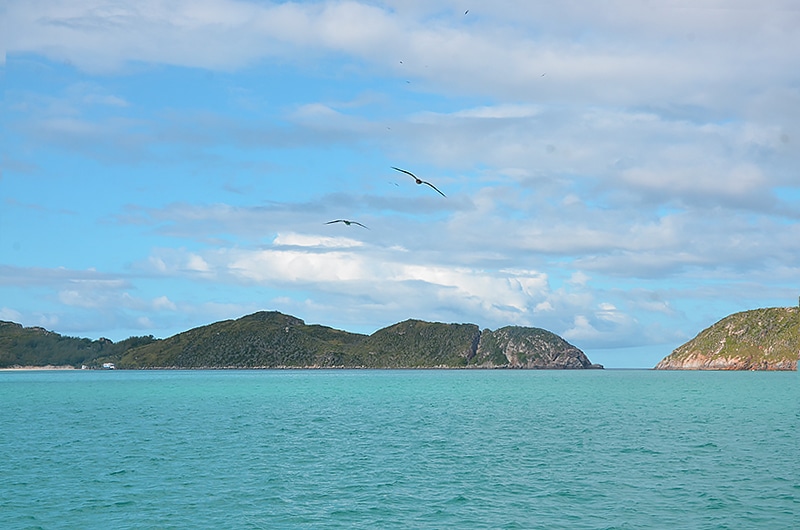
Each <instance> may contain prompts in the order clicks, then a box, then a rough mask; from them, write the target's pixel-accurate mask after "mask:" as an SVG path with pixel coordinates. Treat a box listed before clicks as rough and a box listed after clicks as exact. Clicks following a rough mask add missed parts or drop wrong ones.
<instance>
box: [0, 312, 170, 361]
mask: <svg viewBox="0 0 800 530" xmlns="http://www.w3.org/2000/svg"><path fill="white" fill-rule="evenodd" d="M155 340H156V339H154V338H153V337H152V335H151V336H149V337H131V338H129V339H125V340H124V341H120V342H117V343H114V342H111V341H110V340H108V339H98V340H90V339H79V338H75V337H65V336H63V335H59V334H58V333H53V332H52V331H47V330H46V329H44V328H40V327H30V328H24V327H22V326H21V325H19V324H16V323H14V322H6V321H2V320H0V368H9V367H13V366H48V365H53V366H76V367H77V366H81V365H84V364H85V365H94V364H98V363H102V359H104V358H109V359H113V358H117V357H119V356H120V355H122V354H123V353H124V352H126V351H128V350H130V349H131V348H134V347H136V346H140V345H143V344H149V343H151V342H154V341H155Z"/></svg>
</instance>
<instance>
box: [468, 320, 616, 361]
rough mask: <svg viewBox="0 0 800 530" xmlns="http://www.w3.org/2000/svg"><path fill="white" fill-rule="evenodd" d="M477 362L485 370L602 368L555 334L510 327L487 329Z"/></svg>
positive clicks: (481, 339) (479, 345)
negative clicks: (489, 368) (491, 368)
mask: <svg viewBox="0 0 800 530" xmlns="http://www.w3.org/2000/svg"><path fill="white" fill-rule="evenodd" d="M474 363H475V364H477V365H479V366H484V367H499V366H502V367H508V368H538V369H543V368H544V369H551V368H552V369H581V368H602V366H601V365H599V364H592V362H591V361H589V359H588V357H586V355H585V354H584V353H583V352H582V351H581V350H579V349H578V348H576V347H575V346H573V345H572V344H570V343H568V342H567V341H565V340H564V339H562V338H561V337H559V336H558V335H556V334H555V333H551V332H549V331H546V330H544V329H539V328H524V327H518V326H508V327H504V328H500V329H498V330H497V331H491V330H488V329H487V330H484V331H483V333H481V336H480V342H479V343H478V348H477V351H476V354H475V359H474Z"/></svg>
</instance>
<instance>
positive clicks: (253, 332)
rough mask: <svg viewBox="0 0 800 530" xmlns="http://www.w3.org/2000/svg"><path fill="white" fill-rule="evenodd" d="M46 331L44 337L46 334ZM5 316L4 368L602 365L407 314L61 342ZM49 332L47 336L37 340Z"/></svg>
mask: <svg viewBox="0 0 800 530" xmlns="http://www.w3.org/2000/svg"><path fill="white" fill-rule="evenodd" d="M43 333H45V335H43ZM47 333H49V332H46V330H40V329H29V328H22V326H19V325H18V324H13V323H4V322H0V368H2V367H4V366H5V367H8V366H19V365H21V366H41V365H46V364H61V365H70V366H87V367H100V366H102V365H103V364H105V363H114V366H115V367H116V368H118V369H137V368H138V369H140V368H533V369H540V368H549V369H581V368H602V366H600V365H593V364H592V363H591V362H590V361H589V359H588V358H587V357H586V355H584V353H583V352H582V351H580V350H579V349H578V348H576V347H575V346H573V345H571V344H569V343H568V342H566V341H565V340H564V339H562V338H561V337H559V336H558V335H556V334H554V333H551V332H549V331H546V330H543V329H539V328H525V327H518V326H509V327H505V328H500V329H498V330H497V331H491V330H488V329H487V330H484V331H481V330H480V328H479V327H478V326H477V325H475V324H445V323H441V322H425V321H423V320H413V319H411V320H405V321H403V322H399V323H397V324H393V325H391V326H388V327H386V328H383V329H380V330H378V331H376V332H375V333H373V334H371V335H363V334H359V333H350V332H347V331H341V330H337V329H334V328H330V327H327V326H321V325H316V324H313V325H309V324H306V323H305V322H304V321H303V320H301V319H299V318H297V317H293V316H291V315H284V314H282V313H279V312H277V311H260V312H258V313H253V314H251V315H246V316H243V317H241V318H238V319H235V320H223V321H220V322H214V323H211V324H208V325H206V326H200V327H197V328H193V329H190V330H188V331H184V332H182V333H178V334H177V335H173V336H171V337H168V338H165V339H154V338H153V337H152V336H148V337H132V338H130V339H126V340H124V341H121V342H119V343H113V342H111V341H109V340H108V339H100V340H97V341H89V340H88V339H75V338H64V337H61V336H60V335H58V334H56V333H51V334H49V335H47ZM42 336H45V337H46V339H47V340H46V341H43V340H41V339H40V337H42Z"/></svg>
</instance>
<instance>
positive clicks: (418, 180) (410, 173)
mask: <svg viewBox="0 0 800 530" xmlns="http://www.w3.org/2000/svg"><path fill="white" fill-rule="evenodd" d="M392 169H394V170H395V171H399V172H401V173H405V174H406V175H411V178H413V179H414V180H415V181H416V182H417V184H427V185H428V186H430V187H431V188H433V189H435V190H436V191H437V192H439V195H441V196H442V197H447V195H445V194H444V193H442V192H441V191H439V188H437V187H436V186H434V185H433V184H431V183H430V182H427V181H425V180H422V179H421V178H419V177H418V176H416V175H415V174H413V173H412V172H410V171H406V170H405V169H400V168H399V167H394V166H392Z"/></svg>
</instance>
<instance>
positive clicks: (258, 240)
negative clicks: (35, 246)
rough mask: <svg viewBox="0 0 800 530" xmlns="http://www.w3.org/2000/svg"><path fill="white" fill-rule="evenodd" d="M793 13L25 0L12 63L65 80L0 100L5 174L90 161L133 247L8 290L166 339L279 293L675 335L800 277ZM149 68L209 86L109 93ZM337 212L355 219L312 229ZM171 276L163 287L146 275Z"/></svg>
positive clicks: (8, 277) (9, 10) (18, 12)
mask: <svg viewBox="0 0 800 530" xmlns="http://www.w3.org/2000/svg"><path fill="white" fill-rule="evenodd" d="M798 26H800V11H798V10H797V8H796V7H795V5H794V4H793V3H792V2H791V1H789V0H768V1H764V2H759V3H758V4H754V3H752V2H744V1H741V2H740V1H735V2H725V3H724V5H723V4H721V3H719V2H716V1H712V0H701V1H698V2H693V3H691V4H686V5H683V4H681V5H678V4H676V3H674V2H662V3H659V4H658V5H653V4H652V3H648V4H647V5H644V4H642V3H641V2H635V1H630V0H612V1H610V2H592V1H589V2H572V1H566V2H558V3H551V4H546V3H540V2H536V3H525V4H520V3H519V2H512V1H506V0H499V1H496V2H492V3H491V4H486V5H482V6H472V7H471V10H470V16H469V17H464V16H463V9H462V8H461V4H460V3H459V2H456V1H442V2H419V3H416V2H393V1H381V2H357V1H345V2H338V1H337V2H247V1H240V0H202V1H200V2H196V1H191V2H190V1H188V0H178V1H169V2H166V1H160V0H146V1H145V2H139V3H135V4H125V5H123V4H108V3H107V2H99V1H94V0H78V1H74V2H52V1H46V0H34V1H33V2H17V3H13V4H11V5H8V6H6V7H5V10H4V15H3V29H2V31H0V47H2V51H3V52H4V53H3V57H5V58H6V61H7V64H6V67H7V70H8V71H9V72H12V73H13V72H14V71H15V68H18V69H19V70H20V71H26V72H27V71H28V70H27V69H26V68H27V67H28V66H29V65H28V62H31V63H37V62H38V61H41V64H38V65H37V67H36V68H41V69H42V71H47V72H50V73H49V74H47V75H52V76H54V77H53V78H58V79H59V80H60V79H61V77H59V76H61V75H64V76H66V77H70V76H72V78H71V79H70V80H69V81H65V82H61V81H59V82H58V83H57V84H58V88H54V89H53V90H50V91H45V90H44V89H41V88H39V87H38V86H37V85H35V84H33V83H29V84H28V85H25V83H20V84H19V86H16V85H15V88H13V89H11V90H9V91H8V92H7V101H8V110H9V120H8V125H9V130H11V131H12V132H13V134H12V135H10V136H9V141H11V142H13V145H12V146H11V149H10V150H11V151H13V152H14V153H15V154H14V157H15V158H14V160H10V161H9V164H6V165H5V167H4V172H5V173H4V175H3V179H4V180H3V184H4V186H5V185H6V183H7V182H8V180H9V179H8V178H7V176H6V175H7V174H8V173H16V174H22V173H23V172H24V173H26V174H47V171H48V170H47V168H48V166H50V165H53V166H55V165H58V162H59V159H58V158H56V157H54V158H53V160H49V157H48V156H43V157H39V156H34V155H33V154H36V153H39V152H46V153H47V154H48V155H50V156H53V155H52V153H54V152H56V151H57V152H59V153H66V154H67V156H69V157H74V158H75V159H80V160H81V161H82V163H84V165H85V167H90V168H91V169H92V170H94V171H97V170H96V168H97V167H98V166H99V167H102V168H103V177H102V178H101V177H99V176H98V177H96V178H95V180H94V181H93V183H94V184H95V185H94V188H97V189H98V190H100V191H97V192H96V194H95V195H94V196H93V197H94V202H92V201H88V200H87V201H85V203H91V204H92V208H87V210H93V209H94V208H95V207H98V205H100V206H103V205H105V204H106V203H109V204H111V206H108V207H106V210H105V211H104V214H103V215H104V217H103V223H105V225H104V226H110V227H112V228H113V229H119V230H123V231H125V233H128V234H130V233H134V232H136V233H138V234H143V235H144V237H145V238H146V243H140V245H138V246H136V247H135V251H132V252H135V253H136V254H135V255H131V256H129V257H126V258H125V260H126V263H134V265H133V266H131V268H130V270H128V269H126V270H125V272H124V273H101V272H97V271H90V270H74V269H68V268H57V267H55V266H52V260H44V261H42V263H47V264H43V265H41V266H39V267H37V268H27V267H24V266H10V265H4V266H2V267H0V285H1V286H3V288H4V289H18V288H31V289H41V290H42V292H37V296H39V295H40V299H49V300H50V301H54V300H55V301H56V302H57V303H58V304H60V307H61V308H62V309H63V308H66V309H64V310H54V311H53V312H52V313H51V315H52V316H53V317H52V318H54V319H57V320H58V321H59V322H61V323H62V325H66V326H72V325H73V324H74V323H75V322H76V321H74V320H70V317H69V315H68V311H74V312H86V313H85V314H90V313H91V312H94V313H91V314H99V313H103V312H104V311H105V310H107V309H108V308H114V309H113V310H111V311H106V313H107V314H106V315H104V316H103V318H102V321H101V322H98V324H97V326H98V327H99V326H101V325H109V323H111V324H110V325H113V326H123V325H124V326H128V328H129V329H138V328H141V326H155V327H156V328H158V327H159V326H161V327H162V329H164V328H166V327H169V326H170V325H173V326H177V325H179V324H183V323H187V322H190V321H191V322H194V323H197V322H198V321H202V322H204V323H205V322H207V321H209V320H211V319H213V318H217V317H219V318H230V317H234V316H238V315H240V314H242V313H243V312H246V311H250V310H256V309H263V308H264V307H263V306H264V304H269V303H273V304H276V305H277V306H279V307H280V308H285V309H286V310H297V311H298V312H303V311H308V313H309V314H310V315H316V318H317V320H318V321H320V322H323V323H335V322H331V321H330V318H328V317H329V316H330V315H334V316H335V318H339V317H338V316H336V315H342V316H341V319H342V320H341V321H340V322H339V323H340V324H346V323H354V324H358V325H359V326H367V327H368V326H370V325H374V324H375V322H377V321H381V322H383V323H391V321H392V320H393V319H394V318H395V317H399V318H408V317H409V316H415V317H419V318H440V319H453V320H470V321H474V322H476V323H479V324H482V325H487V326H496V325H504V324H507V323H518V324H523V325H542V326H546V327H550V328H552V329H553V330H554V331H556V332H563V334H564V336H565V337H566V338H568V339H570V340H574V341H576V342H580V343H581V345H590V346H598V347H599V346H606V347H608V346H615V347H616V346H620V345H629V344H633V343H635V342H636V341H637V340H638V341H642V342H647V341H668V340H676V336H678V335H679V334H678V335H676V334H675V333H674V332H671V331H665V330H667V329H670V328H673V329H674V328H676V327H678V328H679V327H681V326H683V327H684V328H685V327H691V324H693V323H694V322H692V323H687V322H686V319H687V318H690V317H688V316H687V314H689V313H690V312H692V307H691V306H692V305H702V300H705V298H709V299H720V298H722V299H724V300H726V301H727V302H726V303H727V304H728V305H727V306H726V307H730V306H732V305H736V304H741V303H743V302H741V300H742V299H744V300H749V299H757V298H758V296H757V295H756V294H754V293H757V292H758V291H759V290H760V291H761V292H769V293H770V296H772V297H775V298H780V296H781V295H782V292H784V291H786V288H785V286H786V285H790V284H792V283H793V282H794V281H795V280H796V278H797V270H796V268H795V267H793V266H791V265H790V264H792V263H796V262H797V258H798V256H800V243H798V241H800V234H798V228H797V219H798V218H799V217H800V188H798V182H799V181H798V180H797V169H796V168H797V167H798V164H800V149H797V141H798V139H799V138H800V129H798V123H800V110H798V109H800V92H798V90H797V74H796V70H797V68H796V63H797V50H798V49H800V37H799V36H798V35H799V34H798V32H797V31H796V28H797V27H798ZM42 57H44V58H47V60H51V61H54V62H55V63H53V64H56V63H60V64H61V67H63V69H61V70H59V73H58V74H57V75H56V74H55V73H53V72H54V71H55V70H57V68H55V67H52V65H48V64H47V61H46V60H41V59H40V58H42ZM64 65H68V66H64ZM61 67H59V68H61ZM161 69H163V70H164V71H166V72H168V73H169V74H170V75H172V76H174V77H172V78H171V79H177V78H180V77H181V76H184V75H185V76H195V77H192V79H193V81H192V83H193V86H198V85H196V84H194V83H196V79H202V80H203V81H202V83H201V85H202V87H203V88H206V89H208V90H209V91H210V92H214V94H215V95H214V96H213V97H215V98H217V97H218V98H220V101H223V100H224V102H223V103H221V104H218V105H215V106H214V108H211V106H206V105H204V104H203V103H196V101H201V97H200V96H197V100H196V101H195V100H193V99H192V98H189V97H187V98H182V97H178V98H170V95H169V93H168V91H165V92H164V94H161V93H159V94H158V96H157V97H155V96H153V99H154V100H156V103H155V104H153V102H151V101H146V100H147V98H145V97H142V96H141V95H140V94H139V92H138V91H137V90H135V89H129V90H127V91H125V90H123V87H124V83H115V82H113V81H114V80H116V79H120V77H116V76H118V75H119V76H123V77H125V76H129V77H130V78H131V79H135V80H137V81H138V82H144V80H147V81H148V82H149V80H150V79H152V78H151V77H148V76H150V75H153V72H154V71H159V70H161ZM31 71H33V69H31ZM65 72H66V73H65ZM143 72H144V73H143ZM241 72H244V73H246V74H247V75H245V76H242V77H237V76H235V75H234V74H236V73H241ZM263 72H267V73H266V74H265V73H263ZM47 75H44V76H39V77H37V78H42V79H50V78H49V77H47ZM251 76H252V77H251ZM287 76H288V77H290V78H291V82H285V83H284V78H285V77H287ZM254 79H255V80H254ZM345 79H347V80H355V81H348V83H352V84H347V85H345V83H344V82H343V80H345ZM209 87H210V88H209ZM297 87H302V90H299V89H297ZM320 87H325V88H324V89H320ZM286 92H291V93H290V94H289V95H288V96H287V94H286ZM193 94H194V92H193ZM220 94H222V96H220ZM209 97H211V96H209ZM273 100H274V101H273ZM215 101H217V100H215ZM217 103H219V101H217ZM32 153H33V154H32ZM34 160H35V161H34ZM393 165H397V166H401V167H406V166H408V168H409V169H412V170H414V171H415V172H417V173H418V174H420V175H421V176H423V177H424V178H425V179H428V180H431V181H432V182H435V183H436V185H437V186H438V187H440V188H441V189H443V191H445V192H446V194H447V199H443V198H442V197H439V196H438V195H436V194H435V193H432V194H426V193H424V192H425V191H431V190H429V189H427V190H426V189H424V187H422V188H419V187H416V186H415V185H414V183H413V181H411V180H410V179H405V177H403V176H400V175H397V174H395V173H394V172H393V171H392V170H391V168H390V167H391V166H393ZM123 168H124V169H123ZM82 169H83V167H82ZM23 170H24V171H23ZM106 171H108V173H107V175H106V174H105V172H106ZM98 173H99V171H98ZM68 176H70V175H68ZM68 176H64V177H63V179H64V180H66V179H67V177H68ZM401 177H402V178H401ZM204 178H205V180H203V179H204ZM124 179H128V180H129V181H130V182H128V183H127V186H126V187H123V188H121V189H122V190H123V193H119V194H115V193H111V192H109V190H110V188H105V187H104V186H105V183H106V182H108V181H118V180H124ZM53 180H55V179H52V178H51V180H49V181H46V182H45V181H42V182H45V184H46V185H47V184H50V185H52V182H53ZM297 183H300V184H297ZM288 184H295V185H288ZM214 186H216V188H215V189H218V190H219V191H220V192H221V193H220V194H218V195H201V194H200V193H197V190H199V189H201V188H204V187H214ZM9 189H12V188H9ZM420 190H422V193H419V192H420ZM115 191H116V190H115ZM112 195H113V196H112ZM120 197H124V198H120ZM210 197H211V198H210ZM8 200H9V201H11V202H8V204H11V205H12V206H14V205H16V206H21V205H24V206H25V209H26V210H34V209H36V210H39V211H48V212H57V211H59V210H58V209H57V208H55V207H54V206H53V205H52V204H50V205H48V206H45V205H44V204H45V203H44V201H42V203H41V204H39V203H38V202H37V200H38V199H36V200H32V199H26V198H24V197H20V198H16V197H12V198H11V199H8ZM123 201H124V202H127V205H124V206H122V202H123ZM21 209H22V208H15V210H21ZM83 215H85V214H83ZM98 215H100V214H98ZM76 216H77V215H76ZM351 216H357V219H358V220H359V221H360V222H364V223H365V224H367V225H368V226H370V228H371V230H361V229H358V230H357V231H353V230H349V228H352V227H344V226H325V222H327V221H328V220H331V219H337V218H351ZM20 226H21V224H20ZM83 227H84V225H81V226H80V229H83ZM20 237H21V236H20ZM20 240H21V239H20ZM28 240H35V238H32V237H31V238H28ZM120 261H122V259H121V260H120ZM23 262H24V260H20V263H23ZM116 266H119V264H117V265H116ZM126 267H127V265H126ZM164 278H168V279H169V281H170V284H175V285H179V286H180V287H179V288H177V287H176V289H179V291H173V290H171V289H170V290H168V289H167V288H165V287H164V288H159V287H157V286H156V285H151V283H148V282H152V284H158V281H159V280H163V279H164ZM722 281H724V282H727V283H726V285H727V287H726V288H724V289H723V288H722V287H719V290H714V289H708V288H707V289H706V290H704V289H700V288H698V286H700V285H703V284H704V283H705V282H712V283H713V282H722ZM650 282H663V283H658V284H657V285H654V284H653V283H650ZM759 283H761V284H762V286H761V288H760V289H759V288H758V284H759ZM162 285H164V284H162ZM218 285H221V286H225V289H226V291H225V294H224V296H223V295H220V293H219V292H218V291H214V288H215V286H218ZM664 285H669V286H670V288H666V287H664ZM194 289H198V290H201V291H202V294H198V295H197V298H192V297H191V296H188V295H187V296H180V295H177V294H176V292H193V290H194ZM228 289H229V290H228ZM254 292H257V293H259V294H258V296H259V297H261V296H262V294H263V297H262V298H261V299H259V300H258V301H257V302H256V301H254V300H255V299H254V298H252V296H253V293H254ZM698 300H700V301H698ZM54 303H55V302H54ZM0 314H6V315H10V316H17V317H21V318H24V319H27V321H34V320H35V318H39V317H38V316H37V317H35V318H34V312H33V311H29V310H25V311H21V310H19V309H16V308H13V307H11V306H9V307H7V308H5V309H4V310H3V313H0ZM180 315H184V317H185V318H188V319H190V320H185V319H183V320H182V318H184V317H182V316H180ZM576 315H577V316H576ZM300 316H303V315H300ZM36 321H38V320H36ZM122 323H124V324H122ZM621 337H623V338H621ZM625 341H627V344H623V342H625Z"/></svg>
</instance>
